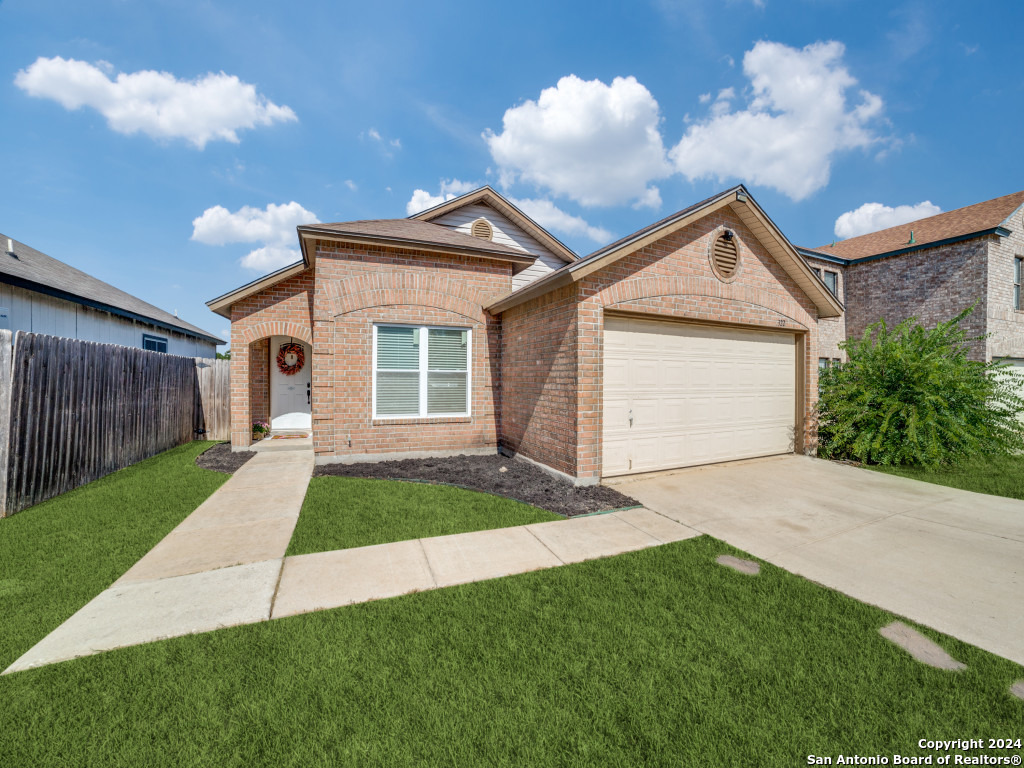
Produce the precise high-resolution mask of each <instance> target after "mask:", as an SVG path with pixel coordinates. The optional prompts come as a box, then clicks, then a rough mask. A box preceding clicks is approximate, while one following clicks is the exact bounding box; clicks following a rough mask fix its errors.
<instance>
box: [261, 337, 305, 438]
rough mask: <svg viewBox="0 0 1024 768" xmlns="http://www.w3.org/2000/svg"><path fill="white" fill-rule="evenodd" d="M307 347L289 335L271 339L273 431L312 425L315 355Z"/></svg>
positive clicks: (271, 414) (271, 410)
mask: <svg viewBox="0 0 1024 768" xmlns="http://www.w3.org/2000/svg"><path fill="white" fill-rule="evenodd" d="M310 352H311V350H310V348H309V345H308V344H305V343H303V342H301V341H298V340H297V339H293V338H291V337H289V336H272V337H271V339H270V428H271V429H309V428H310V427H312V425H313V420H312V413H313V392H312V384H313V376H312V370H313V356H312V355H311V354H310Z"/></svg>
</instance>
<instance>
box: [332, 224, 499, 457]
mask: <svg viewBox="0 0 1024 768" xmlns="http://www.w3.org/2000/svg"><path fill="white" fill-rule="evenodd" d="M316 248H317V272H316V284H315V294H316V302H315V314H314V343H313V366H314V367H313V387H314V396H313V438H314V448H315V450H316V452H317V455H318V457H319V458H321V459H326V460H330V459H331V458H334V459H343V458H345V457H352V456H375V455H381V454H389V453H419V452H440V451H451V452H457V451H462V450H467V449H469V450H472V449H478V450H487V449H490V450H493V449H495V448H496V447H497V443H498V434H497V432H498V427H497V425H498V420H499V414H500V411H499V399H500V398H499V392H500V387H501V374H500V364H501V363H500V360H501V326H500V321H499V320H498V318H495V317H492V316H490V315H488V314H487V313H486V312H485V311H484V310H483V305H485V304H488V303H490V302H492V301H493V300H494V299H496V298H497V297H499V296H501V295H503V294H505V293H507V292H508V291H509V290H510V289H511V285H512V282H511V281H512V268H511V266H510V265H508V264H505V263H502V262H497V261H492V260H488V259H477V258H472V257H468V256H458V255H447V254H437V253H431V252H426V251H417V250H412V249H402V248H385V247H376V246H362V245H360V246H354V245H345V244H340V243H332V242H329V241H319V242H318V243H317V244H316ZM380 322H388V323H409V324H416V325H420V324H422V325H439V326H451V327H457V328H468V329H471V330H472V353H471V359H470V364H471V395H470V397H471V409H470V416H468V417H460V418H436V417H434V418H415V419H400V420H396V419H376V420H375V419H374V418H373V402H372V393H373V373H372V360H373V350H372V343H373V325H374V323H380Z"/></svg>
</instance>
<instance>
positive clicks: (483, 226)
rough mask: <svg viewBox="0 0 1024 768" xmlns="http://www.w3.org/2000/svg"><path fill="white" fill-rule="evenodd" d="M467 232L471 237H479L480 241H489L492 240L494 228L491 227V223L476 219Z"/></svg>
mask: <svg viewBox="0 0 1024 768" xmlns="http://www.w3.org/2000/svg"><path fill="white" fill-rule="evenodd" d="M469 232H470V234H472V235H473V237H479V238H480V239H481V240H491V239H493V238H494V228H493V227H491V223H490V222H489V221H487V219H477V220H476V221H474V222H473V226H472V227H470V230H469Z"/></svg>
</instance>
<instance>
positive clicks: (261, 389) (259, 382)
mask: <svg viewBox="0 0 1024 768" xmlns="http://www.w3.org/2000/svg"><path fill="white" fill-rule="evenodd" d="M269 361H270V339H269V338H262V339H260V340H259V341H254V342H253V343H252V344H250V345H249V415H250V417H251V418H252V420H253V421H265V422H267V423H268V424H269V423H270V362H269Z"/></svg>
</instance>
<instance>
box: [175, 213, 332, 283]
mask: <svg viewBox="0 0 1024 768" xmlns="http://www.w3.org/2000/svg"><path fill="white" fill-rule="evenodd" d="M319 222H320V220H319V219H318V218H317V217H316V214H315V213H313V212H312V211H307V210H306V209H305V208H303V207H302V206H301V205H299V204H298V203H296V202H294V201H292V202H290V203H287V204H285V205H274V204H273V203H270V204H269V205H268V206H267V207H266V208H262V209H261V208H253V207H252V206H248V205H246V206H243V207H242V208H239V209H238V210H237V211H235V212H234V213H231V211H229V210H228V209H227V208H225V207H223V206H220V205H215V206H213V207H212V208H207V209H206V210H205V211H203V213H202V215H201V216H198V217H197V218H195V219H193V220H192V239H193V240H197V241H198V242H200V243H207V244H208V245H226V244H228V243H261V244H262V247H260V248H257V249H255V250H253V251H250V252H249V253H248V254H246V255H245V256H243V257H242V260H241V264H242V266H243V267H245V268H246V269H254V270H258V271H261V272H272V271H273V270H275V269H280V268H281V267H283V266H286V265H288V264H291V263H293V262H296V261H298V260H299V259H300V258H302V254H301V253H300V252H299V251H298V249H296V248H295V247H294V243H295V228H296V227H297V226H299V225H300V224H318V223H319Z"/></svg>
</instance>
